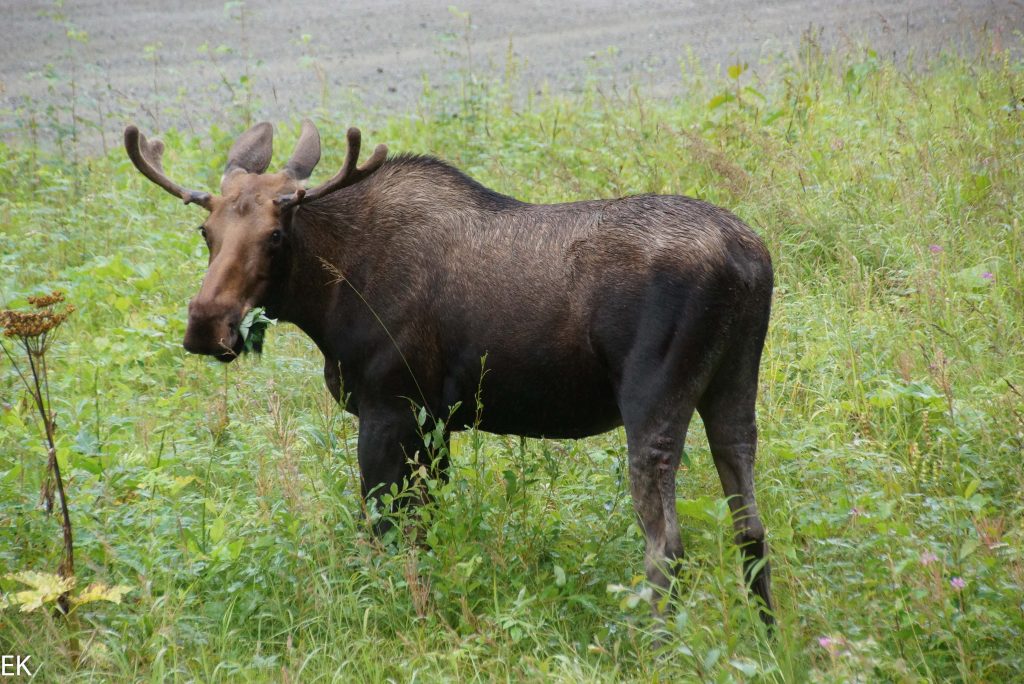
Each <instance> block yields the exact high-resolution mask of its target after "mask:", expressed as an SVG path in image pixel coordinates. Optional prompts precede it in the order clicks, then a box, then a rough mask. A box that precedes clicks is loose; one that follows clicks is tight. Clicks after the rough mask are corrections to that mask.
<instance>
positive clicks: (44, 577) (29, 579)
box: [5, 571, 75, 613]
mask: <svg viewBox="0 0 1024 684" xmlns="http://www.w3.org/2000/svg"><path fill="white" fill-rule="evenodd" d="M7 579H12V580H16V581H18V582H21V583H22V584H27V585H28V586H30V587H32V588H31V589H27V590H25V591H18V592H15V593H14V598H13V600H12V599H10V598H8V599H6V600H5V604H6V605H10V606H21V608H20V610H21V612H23V613H30V612H32V611H33V610H35V609H36V608H39V607H40V606H42V605H43V604H44V603H49V602H51V601H56V600H57V598H58V597H59V596H60V595H61V594H66V593H67V592H69V591H71V589H72V588H73V587H74V586H75V578H74V577H60V576H59V575H52V574H50V573H47V572H31V571H26V572H18V573H12V574H9V575H7Z"/></svg>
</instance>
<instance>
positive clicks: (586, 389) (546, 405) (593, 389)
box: [445, 354, 621, 438]
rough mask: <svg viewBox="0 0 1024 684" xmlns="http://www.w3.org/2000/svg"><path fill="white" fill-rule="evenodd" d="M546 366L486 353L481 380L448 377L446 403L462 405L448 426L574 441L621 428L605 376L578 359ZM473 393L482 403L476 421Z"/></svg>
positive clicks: (476, 377)
mask: <svg viewBox="0 0 1024 684" xmlns="http://www.w3.org/2000/svg"><path fill="white" fill-rule="evenodd" d="M550 361H551V360H550V359H547V360H546V362H533V363H531V360H530V359H523V358H515V359H509V358H502V356H501V355H500V354H489V355H488V357H487V362H486V372H485V373H484V375H483V380H482V381H480V375H479V373H476V374H465V375H463V382H457V381H456V380H455V376H450V378H449V382H446V383H445V385H446V387H445V390H446V391H445V394H446V395H447V396H446V403H448V404H449V405H452V404H454V403H456V402H461V404H460V408H459V411H458V412H457V413H456V415H455V421H454V422H453V427H455V426H458V427H460V428H461V427H462V426H468V425H472V424H474V423H475V422H477V420H479V427H480V428H481V429H482V430H485V431H487V432H494V433H498V434H514V435H523V436H525V437H552V438H578V437H586V436H589V435H595V434H598V433H601V432H606V431H608V430H611V429H612V428H615V427H617V426H618V425H620V424H621V418H620V416H619V410H618V406H617V405H616V403H615V396H614V392H613V389H612V385H611V382H610V381H609V380H608V378H607V376H606V375H605V374H604V373H602V372H601V371H600V370H599V369H597V368H595V367H587V365H586V364H585V363H580V362H579V360H576V362H575V363H573V362H565V363H562V364H558V363H554V364H553V363H551V362H550ZM477 368H479V366H477ZM470 378H473V380H472V381H471V382H466V381H467V380H469V379H470ZM478 388H479V389H478ZM477 394H479V397H480V403H481V404H482V407H481V409H480V412H479V413H480V415H479V416H476V415H475V410H474V407H475V406H476V404H477V401H476V398H477ZM453 399H454V401H452V400H453Z"/></svg>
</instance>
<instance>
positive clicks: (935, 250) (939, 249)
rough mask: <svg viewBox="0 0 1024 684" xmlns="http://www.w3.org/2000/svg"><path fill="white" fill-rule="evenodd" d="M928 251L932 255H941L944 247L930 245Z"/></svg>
mask: <svg viewBox="0 0 1024 684" xmlns="http://www.w3.org/2000/svg"><path fill="white" fill-rule="evenodd" d="M928 251H929V252H931V253H932V254H941V253H942V246H941V245H928Z"/></svg>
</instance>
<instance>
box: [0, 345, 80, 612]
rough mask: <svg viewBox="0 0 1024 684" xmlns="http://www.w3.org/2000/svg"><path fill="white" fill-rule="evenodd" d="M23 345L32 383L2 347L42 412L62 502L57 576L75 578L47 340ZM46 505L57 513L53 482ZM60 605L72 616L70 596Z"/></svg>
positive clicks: (47, 489) (52, 470)
mask: <svg viewBox="0 0 1024 684" xmlns="http://www.w3.org/2000/svg"><path fill="white" fill-rule="evenodd" d="M22 344H23V345H24V347H25V355H26V356H27V357H28V363H29V369H30V370H31V371H32V381H31V382H29V380H28V378H26V377H25V375H24V374H23V373H22V372H21V368H19V367H18V364H16V363H15V362H14V358H13V357H12V356H11V353H10V352H9V351H8V349H7V346H6V345H0V346H2V347H3V350H4V354H5V355H6V356H7V358H8V359H9V360H10V362H11V365H13V366H14V368H15V369H16V370H17V372H18V375H19V376H21V380H22V382H24V384H25V386H26V387H27V388H28V390H29V393H30V394H31V395H32V399H33V401H34V403H35V405H36V409H37V410H38V411H39V417H40V418H41V419H42V421H43V432H44V434H45V437H46V443H47V479H49V478H50V477H51V476H52V477H53V481H54V484H55V486H56V490H57V499H58V501H59V502H60V512H61V528H62V532H63V538H64V557H63V558H62V559H61V563H60V566H59V567H58V569H57V573H58V574H59V575H60V576H61V577H73V576H74V574H75V543H74V535H73V533H72V529H71V515H70V514H69V513H68V502H67V496H66V494H65V492H64V480H63V478H62V477H61V472H60V464H59V463H58V461H57V444H56V440H55V439H54V431H55V425H54V419H53V414H52V412H51V411H50V410H49V406H50V383H49V381H48V378H47V372H46V353H45V339H43V340H41V341H40V347H39V350H34V349H33V348H32V345H31V344H30V342H29V340H28V339H27V338H22ZM37 355H38V357H39V365H37V364H36V356H37ZM40 375H41V376H42V379H40ZM43 505H44V507H45V509H46V512H47V514H49V513H51V512H52V511H53V492H52V489H51V485H50V483H49V482H44V484H43ZM57 605H58V607H59V608H60V611H61V612H62V613H63V614H65V615H66V614H67V613H68V609H69V607H70V605H69V603H68V598H67V594H62V595H61V596H60V598H58V599H57Z"/></svg>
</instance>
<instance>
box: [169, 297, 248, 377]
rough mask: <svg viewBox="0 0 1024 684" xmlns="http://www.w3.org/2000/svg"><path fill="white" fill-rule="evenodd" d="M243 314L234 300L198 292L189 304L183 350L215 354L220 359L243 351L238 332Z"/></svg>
mask: <svg viewBox="0 0 1024 684" xmlns="http://www.w3.org/2000/svg"><path fill="white" fill-rule="evenodd" d="M242 314H243V312H242V310H241V309H240V308H239V307H238V306H237V305H236V304H235V303H233V302H218V301H217V300H216V299H205V298H203V297H201V296H197V297H196V298H195V299H193V300H192V301H191V302H189V304H188V327H187V328H186V329H185V340H184V342H183V344H184V347H185V350H186V351H188V352H191V353H192V354H205V355H208V356H214V357H216V358H217V359H218V360H219V361H224V362H228V361H232V360H233V359H234V358H235V357H237V356H238V354H239V353H240V352H241V351H242V345H243V340H242V336H241V335H240V334H239V332H238V324H239V322H240V321H241V320H242Z"/></svg>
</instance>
